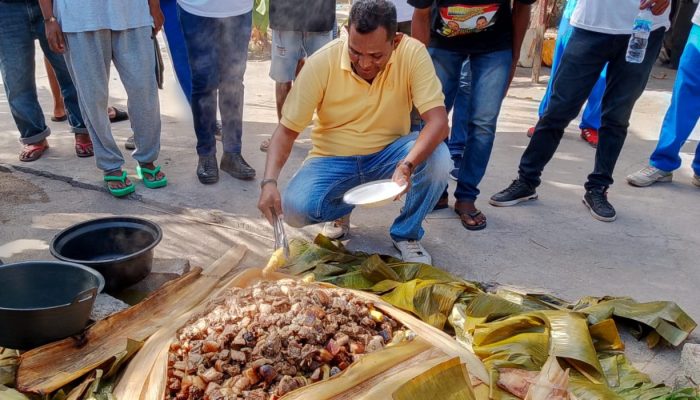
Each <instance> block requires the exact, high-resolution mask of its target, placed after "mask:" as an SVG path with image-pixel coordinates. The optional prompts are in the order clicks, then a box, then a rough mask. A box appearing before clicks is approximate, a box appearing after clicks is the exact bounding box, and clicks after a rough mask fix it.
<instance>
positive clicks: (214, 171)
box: [178, 6, 247, 184]
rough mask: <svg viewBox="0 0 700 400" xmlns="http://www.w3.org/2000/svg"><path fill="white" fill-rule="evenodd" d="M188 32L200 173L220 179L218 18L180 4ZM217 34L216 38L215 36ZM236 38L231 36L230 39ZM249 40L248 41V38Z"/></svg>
mask: <svg viewBox="0 0 700 400" xmlns="http://www.w3.org/2000/svg"><path fill="white" fill-rule="evenodd" d="M178 15H179V17H180V24H181V26H182V31H183V33H184V35H185V45H186V46H187V58H188V60H189V65H190V70H191V71H192V102H191V105H192V117H193V119H194V131H195V134H196V135H197V155H198V156H199V163H198V165H197V177H198V178H199V181H200V182H202V183H205V184H209V183H215V182H217V181H218V180H219V169H218V166H217V162H216V139H215V138H214V134H215V133H216V107H217V94H218V89H219V81H220V79H219V61H218V58H219V47H220V46H221V45H222V40H221V36H220V26H219V25H220V24H219V22H218V18H206V17H200V16H197V15H194V14H190V13H188V12H187V11H185V10H183V9H182V7H180V6H178ZM212 38H215V39H212ZM231 40H233V41H235V40H237V38H228V39H227V41H231ZM246 42H247V41H246Z"/></svg>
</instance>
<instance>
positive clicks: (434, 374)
mask: <svg viewBox="0 0 700 400" xmlns="http://www.w3.org/2000/svg"><path fill="white" fill-rule="evenodd" d="M445 382H449V385H446V384H445ZM392 398H393V399H394V400H433V399H441V400H474V399H475V397H474V392H473V391H472V386H471V383H470V379H469V373H468V372H467V368H466V367H465V366H464V364H462V363H461V361H460V360H459V358H453V359H451V360H448V361H445V362H443V363H441V364H439V365H437V366H435V367H433V368H431V369H430V370H428V371H426V372H424V373H423V374H421V375H419V376H417V377H415V378H413V379H412V380H410V381H408V382H406V383H404V384H403V385H401V386H400V387H399V388H398V389H397V390H396V391H395V392H394V394H393V396H392Z"/></svg>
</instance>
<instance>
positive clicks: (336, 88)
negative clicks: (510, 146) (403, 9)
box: [280, 36, 445, 157]
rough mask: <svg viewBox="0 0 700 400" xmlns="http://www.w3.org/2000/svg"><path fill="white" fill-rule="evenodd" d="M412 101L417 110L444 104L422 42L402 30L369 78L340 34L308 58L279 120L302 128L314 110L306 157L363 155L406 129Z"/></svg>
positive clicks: (374, 150) (299, 129)
mask: <svg viewBox="0 0 700 400" xmlns="http://www.w3.org/2000/svg"><path fill="white" fill-rule="evenodd" d="M413 105H415V107H416V108H417V109H418V112H420V113H421V114H423V113H424V112H426V111H428V110H431V109H433V108H435V107H440V106H444V105H445V100H444V96H443V94H442V87H441V85H440V81H439V80H438V77H437V75H436V74H435V68H434V67H433V62H432V60H431V59H430V55H429V54H428V51H427V49H426V48H425V46H424V45H423V44H422V43H420V42H419V41H417V40H415V39H413V38H410V37H408V36H404V38H403V39H402V40H401V42H400V43H399V45H398V46H397V48H396V50H394V52H393V53H392V55H391V58H390V59H389V62H388V64H387V66H386V68H385V69H384V70H383V71H381V72H380V73H379V75H377V77H376V78H375V79H374V81H372V83H371V84H370V83H368V82H367V81H365V80H364V79H362V78H360V77H359V76H358V75H357V74H355V73H354V72H353V70H352V67H351V64H350V56H349V54H348V44H347V41H346V39H344V38H341V39H338V40H335V41H333V42H331V43H329V44H328V45H326V46H325V47H324V48H322V49H321V50H319V51H317V52H316V53H315V54H314V55H312V56H311V57H310V58H309V59H308V60H307V61H306V64H305V65H304V67H303V68H302V69H301V72H300V73H299V76H298V77H297V78H296V80H295V81H294V85H293V87H292V90H291V92H290V93H289V96H288V97H287V100H286V101H285V103H284V107H283V109H282V119H281V121H280V122H281V123H282V125H284V126H285V127H287V128H288V129H291V130H293V131H295V132H301V131H303V130H304V128H306V126H307V125H308V124H309V122H311V120H312V118H314V111H316V116H315V118H314V126H313V128H312V130H311V142H312V144H313V148H312V149H311V152H310V153H309V157H319V156H354V155H367V154H372V153H376V152H378V151H380V150H382V149H384V148H385V147H386V146H387V145H389V144H390V143H392V142H394V141H395V140H396V139H398V138H399V137H401V136H404V135H406V134H408V133H409V130H410V126H411V121H410V113H411V109H412V106H413Z"/></svg>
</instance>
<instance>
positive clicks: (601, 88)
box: [539, 0, 607, 130]
mask: <svg viewBox="0 0 700 400" xmlns="http://www.w3.org/2000/svg"><path fill="white" fill-rule="evenodd" d="M569 1H570V2H574V3H575V1H573V0H569ZM569 18H570V16H567V15H564V16H562V19H561V22H560V23H559V30H558V31H557V41H556V44H555V47H554V56H553V57H552V73H551V76H550V79H549V82H548V83H547V90H546V91H545V92H544V97H543V98H542V102H541V103H540V109H539V116H540V118H541V117H542V115H543V114H544V110H545V109H546V108H547V105H548V104H549V97H550V96H551V95H552V83H553V82H554V74H556V71H557V69H558V68H559V64H561V57H562V56H563V55H564V49H565V48H566V45H567V44H568V43H569V38H571V32H573V27H572V26H571V24H570V23H569ZM606 72H607V67H606V68H604V69H603V72H601V74H600V78H598V81H597V82H596V84H595V86H593V89H592V90H591V91H590V95H589V96H588V103H587V104H586V108H585V109H584V110H583V115H582V116H581V124H579V128H581V129H595V130H599V129H600V113H601V103H602V101H603V94H604V93H605V76H606Z"/></svg>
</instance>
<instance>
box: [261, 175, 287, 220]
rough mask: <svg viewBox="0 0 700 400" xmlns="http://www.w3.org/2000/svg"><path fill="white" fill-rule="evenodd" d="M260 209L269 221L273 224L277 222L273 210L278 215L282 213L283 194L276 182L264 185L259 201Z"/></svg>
mask: <svg viewBox="0 0 700 400" xmlns="http://www.w3.org/2000/svg"><path fill="white" fill-rule="evenodd" d="M258 209H259V210H260V211H261V212H262V213H263V215H264V216H265V218H267V221H268V222H269V223H270V224H271V225H272V224H274V223H275V218H274V217H273V216H272V210H274V211H275V214H276V215H278V216H281V215H282V196H281V195H280V191H279V190H278V189H277V185H276V184H274V183H268V184H267V185H265V186H263V187H262V190H261V192H260V200H259V201H258Z"/></svg>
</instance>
